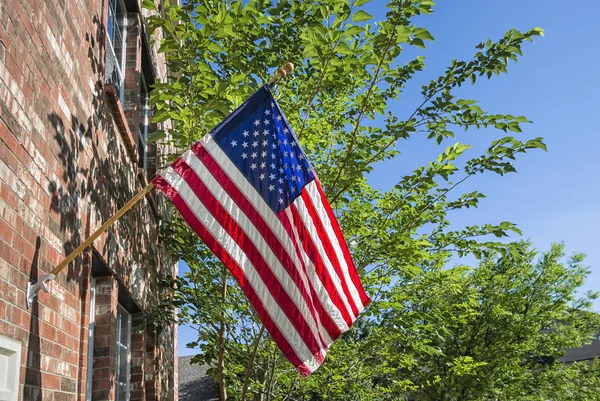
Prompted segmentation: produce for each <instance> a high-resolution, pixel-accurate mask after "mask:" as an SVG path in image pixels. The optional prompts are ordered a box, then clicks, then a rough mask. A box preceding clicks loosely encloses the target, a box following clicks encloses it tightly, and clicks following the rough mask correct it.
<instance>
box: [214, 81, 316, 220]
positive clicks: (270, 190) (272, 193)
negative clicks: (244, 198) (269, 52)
mask: <svg viewBox="0 0 600 401" xmlns="http://www.w3.org/2000/svg"><path fill="white" fill-rule="evenodd" d="M212 135H213V138H214V140H215V141H216V142H217V143H218V144H219V146H220V147H221V149H223V151H224V152H225V153H226V154H227V155H228V156H229V158H230V159H231V160H232V161H233V163H235V165H236V166H237V167H238V168H239V170H240V171H241V172H242V174H243V175H245V176H246V177H247V178H248V181H250V183H251V184H252V185H253V186H254V188H256V190H257V191H258V192H259V193H260V194H261V196H262V197H263V199H264V200H265V202H267V203H268V204H269V206H271V209H273V211H274V212H275V213H278V212H280V211H281V210H283V209H285V208H286V207H288V206H289V204H290V203H292V202H293V201H294V199H296V198H297V197H298V196H300V194H301V192H302V188H303V187H304V186H305V185H306V184H308V183H309V182H311V181H312V180H313V179H314V174H313V172H312V168H311V167H310V164H309V163H308V160H307V158H306V155H305V154H304V151H303V150H302V148H301V147H300V144H299V143H298V141H297V140H296V137H295V136H294V133H293V132H292V128H291V127H290V126H289V123H288V122H287V120H286V118H285V116H284V115H283V112H282V111H281V109H280V108H279V105H278V104H277V103H276V102H275V100H274V99H273V96H272V94H271V91H270V90H269V88H268V87H267V86H264V87H263V88H261V89H260V90H259V91H258V92H256V93H255V94H254V95H253V96H252V97H250V99H248V100H247V101H246V102H245V103H244V104H243V105H241V106H240V107H239V108H238V109H237V110H236V111H234V112H233V113H232V114H231V115H230V116H229V117H228V118H227V119H226V120H225V121H223V122H222V123H221V124H219V126H217V127H216V128H215V129H214V130H213V131H212Z"/></svg>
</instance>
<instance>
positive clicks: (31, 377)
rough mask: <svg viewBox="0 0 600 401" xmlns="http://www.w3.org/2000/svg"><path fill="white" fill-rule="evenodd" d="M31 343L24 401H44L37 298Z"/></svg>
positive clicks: (34, 266)
mask: <svg viewBox="0 0 600 401" xmlns="http://www.w3.org/2000/svg"><path fill="white" fill-rule="evenodd" d="M40 245H41V240H40V237H39V236H38V237H37V239H36V241H35V253H34V254H33V258H32V262H31V273H30V274H29V282H31V283H36V282H37V280H38V262H39V260H38V259H39V256H40ZM29 327H30V329H29V341H28V342H27V360H26V361H25V366H26V367H25V386H24V387H23V400H27V401H41V400H42V373H41V354H40V326H39V304H38V298H37V297H35V298H34V300H33V303H32V304H31V317H30V322H29Z"/></svg>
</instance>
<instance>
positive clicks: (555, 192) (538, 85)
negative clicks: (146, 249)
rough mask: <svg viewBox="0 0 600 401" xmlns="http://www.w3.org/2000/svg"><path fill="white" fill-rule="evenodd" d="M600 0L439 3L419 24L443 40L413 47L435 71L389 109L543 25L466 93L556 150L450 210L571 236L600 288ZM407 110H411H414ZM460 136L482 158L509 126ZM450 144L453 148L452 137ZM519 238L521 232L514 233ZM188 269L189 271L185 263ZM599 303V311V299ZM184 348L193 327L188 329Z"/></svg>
mask: <svg viewBox="0 0 600 401" xmlns="http://www.w3.org/2000/svg"><path fill="white" fill-rule="evenodd" d="M384 3H385V2H384V1H383V0H372V1H371V3H369V4H368V5H367V6H366V9H367V11H368V12H369V13H371V14H373V15H374V16H375V17H376V19H381V18H383V16H384V14H385V9H384V8H383V7H382V6H380V5H381V4H384ZM599 15H600V2H598V1H597V0H582V1H578V2H576V5H575V4H573V5H568V4H567V3H566V2H564V1H559V0H526V1H524V0H504V1H481V0H460V1H447V0H446V1H443V0H440V1H438V6H437V7H436V9H435V12H434V13H433V14H432V15H429V16H425V17H423V18H420V19H419V20H418V21H417V23H418V24H419V25H420V26H423V27H425V28H427V29H428V30H429V31H430V32H431V34H432V35H433V36H434V37H435V39H436V40H435V42H433V43H428V44H427V49H426V50H421V49H419V50H418V51H417V52H416V53H415V52H414V51H412V50H411V51H409V52H407V58H406V59H407V60H408V56H409V55H410V56H414V55H415V54H422V55H424V56H426V60H425V63H426V65H427V68H426V69H425V71H423V72H421V73H419V74H418V75H417V77H416V79H414V80H413V81H412V82H411V84H410V85H409V87H408V88H407V89H406V91H405V94H404V95H403V96H402V98H401V101H400V102H398V103H396V104H394V105H392V107H391V108H390V110H391V111H392V112H394V113H396V114H398V116H400V117H404V118H406V117H407V116H408V115H410V112H411V111H412V109H411V106H412V107H413V108H414V107H415V106H416V105H418V104H419V103H417V102H418V101H419V99H420V98H419V87H420V85H421V84H423V83H426V82H427V81H428V80H429V79H432V78H436V77H437V76H439V75H440V74H441V73H442V72H443V71H444V69H445V68H446V67H447V66H448V64H449V63H450V61H451V60H452V59H454V58H457V59H463V60H468V59H469V58H470V57H471V56H472V55H473V54H474V52H475V49H474V47H475V45H476V44H477V43H479V42H481V41H484V40H486V39H488V38H491V39H493V40H496V39H499V38H500V37H501V36H502V35H503V34H504V32H506V31H507V30H509V29H511V28H517V29H519V30H528V29H530V28H534V27H537V26H539V27H542V28H544V30H545V37H543V38H542V37H538V38H536V40H535V43H533V44H530V43H528V44H526V45H525V46H524V56H523V57H522V58H521V59H520V60H519V62H518V63H517V64H515V63H512V64H511V65H510V66H509V69H508V74H507V75H502V76H499V77H494V78H493V79H492V80H491V81H482V80H481V81H480V80H478V82H477V85H476V86H474V87H469V86H467V87H463V88H461V90H460V91H459V92H457V95H458V96H460V97H462V98H465V99H477V100H479V106H480V107H482V108H483V109H484V110H486V111H489V112H494V113H507V114H513V115H525V116H526V117H528V118H529V119H530V120H532V121H533V122H534V123H533V124H528V125H525V126H524V132H523V134H520V135H519V136H518V138H519V139H530V138H534V137H538V136H541V137H544V140H545V142H546V144H547V145H548V152H543V151H533V152H531V153H528V154H526V155H523V156H522V157H521V158H520V159H518V160H517V162H516V163H515V167H516V168H517V171H518V173H516V174H509V175H507V176H505V177H499V176H495V175H484V176H478V177H474V178H472V179H471V181H467V182H465V183H464V184H463V186H461V187H460V191H457V192H456V194H455V195H459V194H460V193H462V192H468V191H473V190H475V189H477V190H479V191H480V192H483V193H484V194H485V195H486V196H487V198H486V199H484V200H483V201H482V203H481V204H480V207H479V208H478V209H469V210H467V211H464V212H463V211H461V212H457V213H456V214H455V215H453V216H451V217H452V221H453V223H454V225H455V226H456V227H460V226H464V225H471V224H483V223H499V222H501V221H511V222H513V223H516V224H517V225H518V226H519V228H521V230H522V231H523V237H524V238H526V239H530V240H531V241H532V242H533V244H534V246H535V247H536V248H538V249H541V250H545V249H548V248H549V246H550V244H551V243H552V242H560V241H564V242H565V245H566V250H567V252H568V253H572V252H583V253H585V254H586V255H587V258H586V264H587V265H588V266H590V268H591V270H592V274H591V275H590V276H589V277H588V280H587V282H586V284H585V286H584V290H600V235H599V233H598V230H599V229H600V201H599V198H600V177H599V175H600V157H599V150H600V129H599V127H600V124H599V123H598V122H597V121H596V118H597V117H596V118H595V117H594V116H598V115H600V100H599V96H600V74H599V73H598V71H600V67H599V66H600V39H599V38H600V36H599V35H598V33H597V29H596V26H597V19H598V16H599ZM407 113H408V114H407ZM457 134H458V135H457V141H459V142H462V143H469V144H471V145H473V149H471V150H469V151H468V152H469V153H468V155H469V156H473V157H474V156H477V155H479V154H480V153H481V152H482V151H483V150H484V149H485V148H486V147H487V145H489V143H490V142H491V141H492V140H493V139H495V138H497V137H499V135H500V134H501V133H497V132H495V131H493V130H485V131H483V130H482V131H469V132H467V133H463V132H458V133H457ZM430 142H431V141H429V142H427V141H424V140H419V139H415V140H413V139H411V140H409V141H406V142H402V143H400V144H399V147H398V148H399V150H400V151H401V152H402V154H401V155H400V156H399V157H398V158H397V159H395V160H394V161H390V162H387V163H384V164H383V165H381V166H378V168H376V169H375V171H374V172H373V173H372V174H371V175H370V181H371V183H372V184H373V185H374V186H376V187H380V188H388V187H390V186H392V185H394V184H395V183H396V181H398V179H399V178H400V177H401V176H402V175H404V174H406V173H408V172H410V171H411V170H413V169H414V168H416V167H417V166H419V165H423V164H425V163H427V162H428V161H429V160H431V159H433V158H434V157H436V155H437V153H438V152H439V150H440V149H439V148H436V147H435V146H432V143H430ZM452 143H453V142H452V141H448V142H444V145H450V144H452ZM515 239H517V238H516V237H515ZM182 268H185V267H184V266H182ZM595 308H596V309H597V310H600V301H599V302H596V304H595ZM179 333H180V335H179V354H180V355H189V354H193V353H194V351H193V350H190V349H186V348H185V344H186V343H187V342H189V341H193V340H194V339H195V338H194V334H193V332H192V331H191V330H189V329H186V328H184V327H182V328H180V331H179Z"/></svg>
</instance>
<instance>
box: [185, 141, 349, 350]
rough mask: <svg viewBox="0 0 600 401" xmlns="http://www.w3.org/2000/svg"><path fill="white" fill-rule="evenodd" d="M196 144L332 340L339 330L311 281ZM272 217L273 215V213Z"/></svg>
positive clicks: (218, 168)
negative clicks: (307, 280) (302, 275)
mask: <svg viewBox="0 0 600 401" xmlns="http://www.w3.org/2000/svg"><path fill="white" fill-rule="evenodd" d="M199 145H200V144H196V145H195V146H194V147H193V148H192V151H193V152H194V153H195V154H196V156H197V157H198V158H199V159H200V160H201V161H202V163H203V164H204V165H205V166H206V168H207V169H208V171H209V172H210V173H211V174H212V176H213V177H214V178H215V179H216V180H217V182H218V183H219V184H220V185H221V187H222V188H224V189H225V191H226V192H227V193H228V194H229V196H230V197H231V198H232V199H233V200H234V202H235V203H236V204H237V205H238V207H239V208H240V209H241V210H242V211H243V212H244V214H245V215H246V216H247V217H248V219H249V220H250V221H251V222H252V224H254V226H255V227H256V228H257V229H258V231H259V232H260V234H261V235H262V236H263V238H264V239H265V240H266V242H267V243H268V244H269V247H270V248H271V250H272V251H273V253H274V254H275V255H276V256H277V258H278V259H279V261H280V262H281V265H282V266H283V267H284V268H285V269H286V271H287V272H288V274H289V275H290V277H291V278H292V279H293V280H294V282H295V283H297V284H298V289H299V290H300V293H301V294H302V297H303V299H304V301H305V302H306V304H307V305H308V306H309V309H310V312H311V315H312V316H313V318H315V321H316V322H317V323H319V321H320V323H321V324H322V325H323V327H324V328H325V329H326V330H327V333H328V334H329V336H330V337H331V339H332V340H333V339H335V338H337V337H339V335H340V334H341V332H340V329H339V327H338V326H337V325H336V324H335V322H334V321H333V320H332V319H331V316H329V314H328V313H327V312H326V311H325V309H324V308H323V305H322V304H321V302H320V300H319V297H318V295H317V293H316V292H315V289H314V287H313V286H312V285H310V283H309V284H308V286H305V285H304V281H303V280H302V278H301V277H300V272H299V271H298V268H297V267H296V264H295V263H294V261H293V260H292V259H291V257H290V255H289V254H288V252H287V251H286V249H285V248H284V247H283V245H282V244H281V242H280V241H279V238H277V236H276V235H275V234H273V232H272V230H271V228H270V227H269V225H268V224H267V222H266V221H265V220H264V219H263V217H262V216H261V214H260V213H259V212H258V211H257V210H256V208H255V207H254V205H253V204H252V202H250V201H249V200H248V198H246V196H245V195H244V194H243V193H242V191H241V190H240V189H239V188H238V187H237V185H235V183H234V182H233V181H232V180H231V178H229V176H228V175H227V173H225V171H223V169H222V168H221V166H220V165H219V164H218V163H217V161H216V160H215V159H214V158H213V157H212V155H211V154H210V153H208V151H207V150H206V149H205V148H204V147H203V146H199ZM274 217H276V216H275V215H274ZM287 234H288V236H290V233H287ZM290 241H291V242H292V243H293V244H294V246H295V241H293V240H292V237H290ZM295 247H296V246H295ZM296 248H297V247H296ZM297 256H298V260H299V262H300V264H301V266H300V267H301V268H302V270H303V272H302V273H303V274H304V275H305V276H306V277H308V274H307V272H306V266H305V265H304V262H303V259H302V256H301V255H300V254H299V252H298V251H297ZM307 279H308V278H307ZM307 287H308V288H307ZM308 292H310V295H309V294H308ZM315 310H316V311H317V314H318V317H319V319H316V316H315V314H314V311H315Z"/></svg>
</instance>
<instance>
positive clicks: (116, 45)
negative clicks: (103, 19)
mask: <svg viewBox="0 0 600 401" xmlns="http://www.w3.org/2000/svg"><path fill="white" fill-rule="evenodd" d="M107 33H108V40H107V46H106V81H107V82H108V83H112V84H114V85H115V87H117V88H118V92H119V98H120V100H121V103H122V102H123V94H124V90H123V89H124V85H123V84H124V82H125V73H124V71H125V40H126V36H127V11H126V9H125V3H124V2H123V0H109V2H108V23H107Z"/></svg>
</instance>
